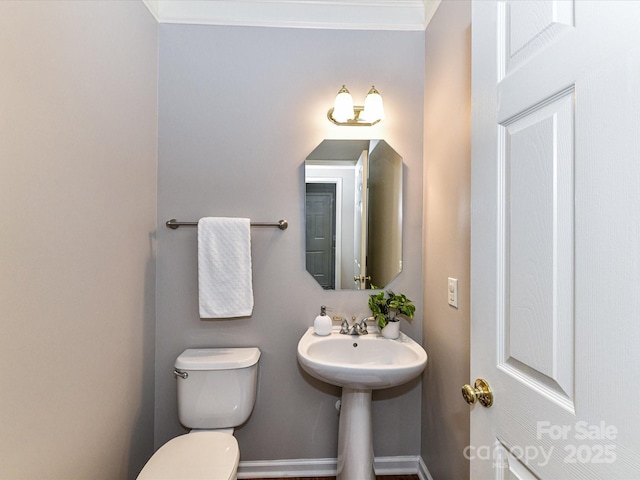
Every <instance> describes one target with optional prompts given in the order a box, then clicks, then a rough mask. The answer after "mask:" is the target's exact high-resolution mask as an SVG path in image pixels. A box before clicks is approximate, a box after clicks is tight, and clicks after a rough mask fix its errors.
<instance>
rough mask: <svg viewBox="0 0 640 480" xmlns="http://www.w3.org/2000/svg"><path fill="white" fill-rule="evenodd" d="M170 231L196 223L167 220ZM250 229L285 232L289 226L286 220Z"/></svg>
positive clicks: (262, 224) (254, 225) (253, 225)
mask: <svg viewBox="0 0 640 480" xmlns="http://www.w3.org/2000/svg"><path fill="white" fill-rule="evenodd" d="M165 225H166V226H167V227H169V228H170V229H172V230H175V229H176V228H178V227H197V226H198V222H179V221H177V220H176V219H175V218H172V219H171V220H167V222H166V224H165ZM251 226H252V227H278V228H279V229H280V230H286V229H287V227H288V226H289V222H287V221H286V220H280V221H278V222H271V223H268V222H267V223H263V222H251Z"/></svg>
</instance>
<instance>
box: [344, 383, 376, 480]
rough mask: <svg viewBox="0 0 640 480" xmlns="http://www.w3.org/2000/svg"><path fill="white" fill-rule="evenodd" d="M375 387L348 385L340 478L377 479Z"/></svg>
mask: <svg viewBox="0 0 640 480" xmlns="http://www.w3.org/2000/svg"><path fill="white" fill-rule="evenodd" d="M375 478H376V476H375V473H374V471H373V426H372V419H371V390H358V389H352V388H347V387H344V388H343V389H342V401H341V406H340V423H339V425H338V477H337V480H355V479H358V480H375Z"/></svg>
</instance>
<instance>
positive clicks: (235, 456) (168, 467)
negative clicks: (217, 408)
mask: <svg viewBox="0 0 640 480" xmlns="http://www.w3.org/2000/svg"><path fill="white" fill-rule="evenodd" d="M239 461H240V449H239V448H238V441H237V440H236V439H235V437H234V436H233V435H230V434H228V433H222V432H213V431H199V432H193V433H187V434H184V435H180V436H179V437H176V438H174V439H172V440H170V441H168V442H167V443H165V444H164V445H163V446H162V447H160V449H158V451H157V452H156V453H154V454H153V456H152V457H151V459H150V460H149V461H148V462H147V464H146V465H145V466H144V468H143V469H142V471H141V472H140V474H139V475H138V478H137V480H176V479H180V480H235V479H236V475H237V472H238V462H239Z"/></svg>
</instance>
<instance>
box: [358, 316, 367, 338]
mask: <svg viewBox="0 0 640 480" xmlns="http://www.w3.org/2000/svg"><path fill="white" fill-rule="evenodd" d="M367 333H369V330H367V318H366V317H365V318H363V319H362V321H361V322H360V335H366V334H367Z"/></svg>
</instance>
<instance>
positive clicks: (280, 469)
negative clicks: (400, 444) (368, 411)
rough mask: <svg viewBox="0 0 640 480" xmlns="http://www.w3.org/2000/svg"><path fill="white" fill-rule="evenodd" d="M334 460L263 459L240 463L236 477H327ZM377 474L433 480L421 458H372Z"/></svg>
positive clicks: (333, 474) (334, 465)
mask: <svg viewBox="0 0 640 480" xmlns="http://www.w3.org/2000/svg"><path fill="white" fill-rule="evenodd" d="M336 466H337V460H336V459H335V458H308V459H298V460H264V461H246V462H240V465H239V466H238V478H239V479H242V478H287V477H327V476H335V475H336ZM374 469H375V471H376V474H377V475H408V474H417V475H418V477H419V478H420V480H433V479H432V478H431V476H430V475H429V471H428V470H427V467H426V466H425V465H424V462H423V461H422V459H421V458H420V457H419V456H417V455H415V456H402V457H376V458H375V460H374Z"/></svg>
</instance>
